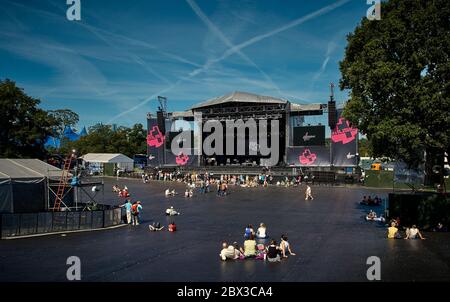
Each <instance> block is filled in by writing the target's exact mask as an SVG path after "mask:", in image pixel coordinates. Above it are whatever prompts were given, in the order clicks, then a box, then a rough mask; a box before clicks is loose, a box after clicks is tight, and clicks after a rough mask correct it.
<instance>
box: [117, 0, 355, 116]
mask: <svg viewBox="0 0 450 302" xmlns="http://www.w3.org/2000/svg"><path fill="white" fill-rule="evenodd" d="M348 2H350V0H340V1H337V2H335V3H333V4H330V5H327V6H325V7H323V8H321V9H319V10H316V11H314V12H312V13H310V14H308V15H306V16H303V17H300V18H298V19H295V20H293V21H291V22H289V23H288V24H286V25H284V26H281V27H279V28H277V29H274V30H271V31H269V32H267V33H265V34H262V35H258V36H256V37H253V38H251V39H249V40H247V41H245V42H242V43H240V44H238V45H236V46H234V47H231V48H230V49H228V50H227V51H225V52H224V54H223V55H222V56H220V57H219V58H216V59H211V60H208V61H207V62H206V63H205V64H204V65H203V66H202V67H201V68H198V69H195V70H193V71H192V72H190V73H189V74H188V76H187V77H185V78H181V79H179V80H178V81H177V82H176V83H174V84H172V85H171V86H170V87H167V88H166V89H164V90H163V92H167V91H170V90H171V89H173V88H175V87H176V86H177V85H178V84H179V83H181V82H182V81H183V80H184V79H190V78H192V77H194V76H196V75H198V74H200V73H201V72H204V71H206V70H208V69H209V68H210V67H211V66H212V65H213V64H215V63H218V62H221V61H223V60H225V59H226V58H228V57H229V56H231V55H232V54H235V53H237V52H238V51H240V50H241V49H243V48H246V47H248V46H250V45H253V44H255V43H257V42H259V41H261V40H264V39H267V38H269V37H272V36H274V35H276V34H279V33H280V32H283V31H286V30H288V29H290V28H293V27H295V26H298V25H300V24H303V23H305V22H306V21H309V20H312V19H314V18H317V17H320V16H322V15H324V14H326V13H329V12H331V11H333V10H335V9H336V8H339V7H341V6H342V5H344V4H346V3H348ZM160 93H162V92H158V93H155V94H154V95H152V96H150V97H148V98H146V99H145V100H144V101H142V102H140V103H139V104H138V105H136V106H134V107H132V108H130V109H128V110H126V111H124V112H121V113H119V114H118V115H116V116H114V117H112V118H111V119H110V121H109V123H111V122H112V121H114V120H116V119H117V118H119V117H122V116H124V115H126V114H128V113H130V112H133V111H134V110H137V109H138V108H140V107H141V106H143V105H145V104H147V103H148V102H150V101H151V99H152V98H154V97H156V96H158V95H160Z"/></svg>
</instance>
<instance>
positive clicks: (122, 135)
mask: <svg viewBox="0 0 450 302" xmlns="http://www.w3.org/2000/svg"><path fill="white" fill-rule="evenodd" d="M88 132H89V134H88V135H86V136H83V137H81V138H80V139H79V140H77V141H74V142H64V143H63V146H62V147H61V150H60V152H61V153H62V154H68V153H69V152H70V150H72V149H76V150H77V152H78V153H79V154H86V153H122V154H125V155H127V156H129V157H131V158H132V157H133V156H134V155H135V154H146V153H147V143H146V137H147V132H146V130H145V129H144V127H143V125H142V124H135V125H134V126H133V127H131V128H128V127H124V126H120V127H118V128H117V129H116V130H115V131H114V130H113V129H112V127H111V126H110V125H103V124H96V125H94V126H91V127H89V131H88Z"/></svg>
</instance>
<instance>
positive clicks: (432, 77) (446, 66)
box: [340, 0, 450, 175]
mask: <svg viewBox="0 0 450 302" xmlns="http://www.w3.org/2000/svg"><path fill="white" fill-rule="evenodd" d="M449 20H450V1H448V0H434V1H429V0H409V1H404V0H390V1H388V2H383V3H382V6H381V20H380V21H369V20H367V18H363V20H362V21H361V24H360V25H358V26H357V27H356V29H355V31H354V32H353V33H351V34H349V35H348V37H347V40H348V44H347V47H346V50H345V58H344V59H343V61H341V62H340V70H341V73H342V78H341V81H340V87H341V89H349V90H350V100H349V101H348V103H347V104H346V106H345V110H344V115H345V117H346V118H347V119H349V120H350V121H351V122H352V123H353V124H355V125H357V127H358V128H359V129H360V130H361V131H362V132H363V133H365V134H366V135H367V138H368V139H369V141H370V143H371V150H372V152H373V155H374V156H377V157H378V156H387V157H390V158H395V159H398V160H403V161H405V162H406V163H407V164H409V165H410V167H417V166H419V165H420V164H421V163H422V162H423V161H424V151H426V154H427V156H426V171H427V175H431V174H432V173H431V167H432V166H433V165H434V164H439V165H441V166H442V165H443V154H444V151H447V152H448V151H449V145H450V144H449V143H450V142H449V139H450V115H449V112H450V61H449V55H450V21H449ZM436 160H437V162H436Z"/></svg>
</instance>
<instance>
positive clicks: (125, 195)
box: [112, 185, 130, 198]
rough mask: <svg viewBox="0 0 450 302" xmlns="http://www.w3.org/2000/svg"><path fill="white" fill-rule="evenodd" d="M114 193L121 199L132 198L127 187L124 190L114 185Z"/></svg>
mask: <svg viewBox="0 0 450 302" xmlns="http://www.w3.org/2000/svg"><path fill="white" fill-rule="evenodd" d="M112 191H113V192H114V193H117V194H118V196H119V197H123V198H128V197H130V192H129V191H128V188H127V186H124V188H123V189H121V188H120V187H119V185H114V186H113V187H112Z"/></svg>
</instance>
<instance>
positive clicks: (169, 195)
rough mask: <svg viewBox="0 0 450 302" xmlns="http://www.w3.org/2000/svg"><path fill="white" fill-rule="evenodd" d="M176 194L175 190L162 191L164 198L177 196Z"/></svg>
mask: <svg viewBox="0 0 450 302" xmlns="http://www.w3.org/2000/svg"><path fill="white" fill-rule="evenodd" d="M177 194H178V193H177V192H175V190H170V189H166V191H164V195H165V196H166V197H171V196H175V195H177Z"/></svg>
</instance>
